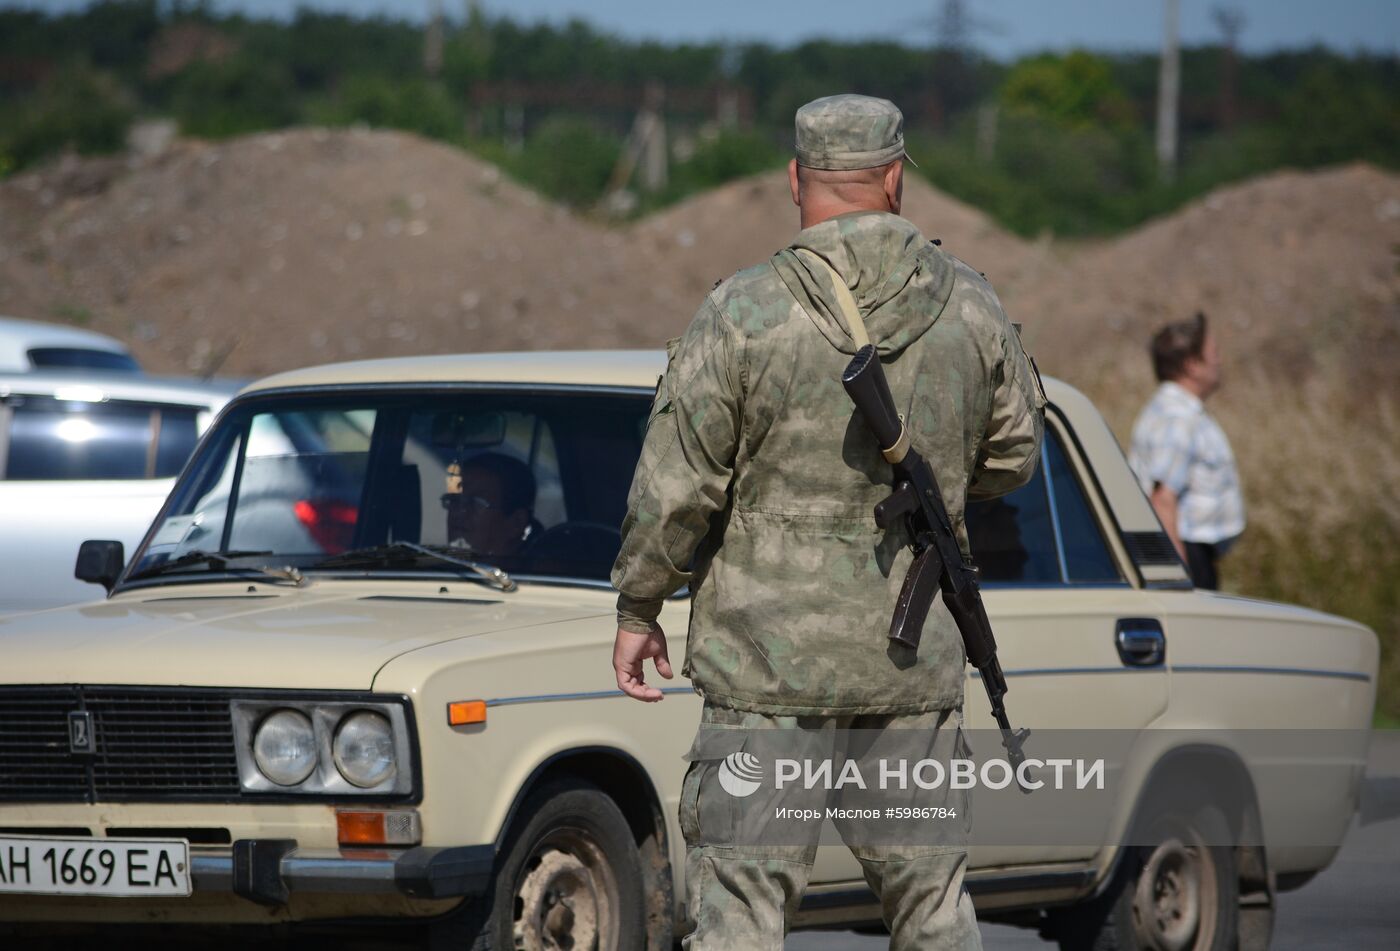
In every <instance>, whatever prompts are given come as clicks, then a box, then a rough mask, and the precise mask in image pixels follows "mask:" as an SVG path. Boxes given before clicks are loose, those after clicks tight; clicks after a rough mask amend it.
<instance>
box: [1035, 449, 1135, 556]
mask: <svg viewBox="0 0 1400 951" xmlns="http://www.w3.org/2000/svg"><path fill="white" fill-rule="evenodd" d="M1045 449H1046V452H1045V456H1044V458H1043V460H1042V463H1041V464H1042V465H1043V466H1045V467H1046V469H1048V470H1049V473H1050V483H1051V488H1050V494H1051V497H1052V498H1053V499H1054V500H1055V515H1056V521H1057V522H1058V525H1059V530H1060V544H1061V547H1062V549H1063V552H1064V561H1065V577H1066V578H1067V579H1068V580H1069V581H1070V582H1071V583H1080V584H1093V583H1105V582H1114V581H1121V580H1122V578H1123V576H1122V575H1121V574H1120V573H1119V571H1118V566H1117V565H1116V564H1115V563H1114V561H1113V555H1112V553H1111V552H1110V551H1109V550H1108V543H1107V542H1106V541H1104V537H1103V531H1102V529H1101V528H1100V526H1099V520H1098V519H1097V518H1096V517H1095V516H1094V510H1093V509H1092V508H1090V507H1089V499H1088V497H1087V496H1086V495H1085V494H1084V487H1083V486H1082V485H1080V483H1079V479H1078V478H1077V477H1076V476H1075V474H1074V470H1073V468H1071V466H1070V464H1069V458H1068V457H1067V456H1066V455H1065V451H1064V448H1063V447H1062V446H1061V445H1060V440H1059V438H1058V437H1057V436H1053V435H1050V436H1049V437H1048V438H1047V439H1046V440H1045Z"/></svg>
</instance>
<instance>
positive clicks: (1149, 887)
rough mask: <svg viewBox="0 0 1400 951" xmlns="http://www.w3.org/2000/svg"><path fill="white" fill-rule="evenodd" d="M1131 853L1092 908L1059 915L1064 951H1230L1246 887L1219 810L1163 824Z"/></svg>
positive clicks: (1176, 816) (1057, 932) (1174, 815)
mask: <svg viewBox="0 0 1400 951" xmlns="http://www.w3.org/2000/svg"><path fill="white" fill-rule="evenodd" d="M1144 841H1146V842H1148V843H1150V844H1148V845H1142V846H1131V847H1126V848H1125V849H1124V854H1123V856H1122V859H1121V861H1120V864H1119V867H1118V870H1117V872H1116V873H1115V875H1114V877H1113V881H1112V882H1111V884H1110V885H1109V887H1108V889H1107V890H1106V891H1105V892H1104V894H1102V895H1100V896H1099V897H1098V898H1096V899H1094V900H1093V901H1091V902H1087V903H1085V904H1083V905H1078V906H1075V907H1073V908H1068V909H1064V910H1061V911H1057V912H1055V913H1054V914H1053V916H1052V919H1051V929H1050V930H1051V934H1052V935H1053V936H1054V937H1055V938H1057V939H1058V941H1059V945H1060V948H1061V951H1231V949H1233V948H1234V947H1235V942H1236V936H1237V932H1238V924H1239V920H1238V916H1239V880H1238V874H1237V871H1236V868H1235V860H1234V849H1233V848H1232V847H1230V846H1228V845H1209V844H1207V843H1212V842H1229V841H1230V838H1229V826H1228V825H1227V824H1226V821H1225V816H1224V814H1223V813H1221V811H1220V810H1219V809H1218V808H1217V807H1215V806H1202V807H1200V808H1197V809H1194V810H1190V811H1181V812H1168V813H1164V814H1162V815H1160V816H1158V817H1156V818H1155V819H1154V820H1153V821H1152V822H1151V824H1150V826H1149V827H1148V830H1147V835H1146V837H1145V839H1144Z"/></svg>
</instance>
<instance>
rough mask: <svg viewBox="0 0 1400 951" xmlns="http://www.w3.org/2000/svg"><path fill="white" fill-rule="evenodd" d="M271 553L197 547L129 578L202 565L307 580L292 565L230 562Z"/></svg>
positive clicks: (277, 578)
mask: <svg viewBox="0 0 1400 951" xmlns="http://www.w3.org/2000/svg"><path fill="white" fill-rule="evenodd" d="M271 554H274V552H270V551H204V550H202V549H195V550H194V551H187V552H185V553H184V554H183V555H181V556H180V557H178V558H172V559H171V560H170V561H166V562H162V563H161V564H159V565H156V566H155V567H153V568H147V569H146V570H145V571H143V572H141V573H140V574H135V575H132V576H131V577H130V578H128V579H127V580H128V581H139V580H140V579H142V578H154V577H156V576H157V575H163V574H169V573H171V572H173V571H177V570H182V569H185V568H193V567H197V566H200V565H204V566H207V567H209V568H214V569H219V570H223V571H236V572H239V573H245V572H249V573H253V574H256V575H258V576H259V577H262V578H266V579H268V580H271V581H290V582H291V583H292V584H295V585H300V584H301V583H302V582H303V581H304V580H306V579H305V578H303V577H302V574H301V572H300V571H298V570H297V569H295V568H292V567H290V566H289V567H286V568H267V567H263V566H261V565H234V564H231V563H230V562H232V561H233V560H234V559H235V558H257V557H260V556H265V555H271Z"/></svg>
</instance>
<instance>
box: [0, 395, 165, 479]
mask: <svg viewBox="0 0 1400 951" xmlns="http://www.w3.org/2000/svg"><path fill="white" fill-rule="evenodd" d="M10 409H11V419H10V434H9V453H8V458H7V460H6V465H5V478H6V479H12V480H18V479H24V480H49V479H53V480H72V479H147V478H150V477H151V474H150V473H149V472H148V465H149V462H150V458H149V457H150V454H151V436H152V408H151V407H149V406H142V405H139V404H133V403H119V402H109V403H83V402H79V401H75V400H58V399H54V398H53V397H48V396H25V397H19V398H15V399H12V400H11V401H10Z"/></svg>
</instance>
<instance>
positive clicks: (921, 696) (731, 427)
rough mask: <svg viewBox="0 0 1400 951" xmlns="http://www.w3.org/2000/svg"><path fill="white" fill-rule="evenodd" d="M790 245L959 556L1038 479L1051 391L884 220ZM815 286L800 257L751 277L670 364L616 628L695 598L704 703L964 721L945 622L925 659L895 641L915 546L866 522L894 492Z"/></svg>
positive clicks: (637, 482) (825, 230) (862, 216)
mask: <svg viewBox="0 0 1400 951" xmlns="http://www.w3.org/2000/svg"><path fill="white" fill-rule="evenodd" d="M792 247H804V248H809V249H811V250H812V251H815V252H816V253H817V254H818V255H820V256H821V257H822V258H824V259H825V260H826V261H827V262H829V263H830V264H831V266H832V267H833V268H834V269H835V270H836V272H837V273H838V274H840V275H842V276H843V277H844V278H845V280H846V283H847V285H848V286H849V287H850V289H851V292H852V295H853V296H854V297H855V301H856V304H857V306H858V307H859V308H860V310H861V313H862V315H863V316H864V317H865V322H866V327H867V329H868V331H869V334H870V339H871V341H872V342H873V343H874V344H875V345H876V348H877V349H878V351H879V353H880V356H881V358H882V362H883V363H884V366H885V372H886V375H887V376H888V378H889V381H890V387H891V390H892V391H893V393H894V397H895V401H896V403H899V404H901V408H902V411H903V413H904V418H905V422H906V425H907V426H908V428H909V432H910V436H911V438H912V440H913V443H914V445H915V447H916V448H918V449H919V451H920V452H922V453H923V454H924V456H925V457H926V458H927V459H928V460H929V462H930V464H931V465H933V466H934V470H935V473H936V474H937V477H938V482H939V485H940V487H941V488H942V490H943V493H944V502H945V503H946V505H947V508H948V513H949V515H950V516H951V518H952V519H953V522H954V524H955V527H956V528H957V531H958V533H959V536H960V539H961V541H962V544H963V548H964V550H966V548H967V541H966V530H965V528H964V526H963V507H964V503H965V500H966V499H968V498H986V497H992V496H996V495H1002V494H1004V493H1006V492H1009V491H1011V490H1012V489H1015V488H1017V487H1018V486H1020V485H1023V484H1024V483H1025V482H1026V481H1028V480H1029V479H1030V477H1031V475H1032V474H1033V473H1034V471H1035V465H1036V461H1037V458H1038V456H1039V448H1040V440H1041V434H1042V431H1043V418H1042V409H1043V406H1044V402H1045V400H1044V396H1043V393H1042V391H1041V389H1040V386H1039V382H1038V380H1037V379H1036V377H1035V375H1034V373H1033V371H1032V368H1031V366H1030V364H1029V362H1028V360H1027V358H1026V356H1025V354H1024V352H1023V351H1022V349H1021V344H1020V339H1019V337H1018V335H1017V333H1016V331H1015V330H1014V329H1013V327H1012V325H1011V324H1010V322H1008V320H1007V318H1006V315H1005V314H1004V313H1003V312H1002V309H1001V305H1000V303H999V302H998V301H997V298H996V295H995V294H994V293H993V291H992V288H991V287H990V286H989V285H988V284H987V282H986V281H985V280H983V279H982V277H981V276H979V275H978V273H977V272H976V271H974V270H972V269H971V268H969V267H968V266H967V265H965V264H963V263H962V262H961V261H958V260H957V259H956V258H953V257H951V256H950V255H948V254H946V253H945V252H943V251H942V250H940V249H939V248H938V247H936V246H935V245H934V244H932V243H931V242H929V241H927V240H926V239H925V238H924V237H923V236H922V235H921V234H920V233H919V231H918V229H917V228H915V227H914V226H913V225H912V224H910V223H909V222H908V221H907V220H905V219H903V218H900V217H898V216H895V215H891V214H885V213H880V212H861V213H855V214H848V215H842V216H840V217H838V218H833V219H830V220H828V221H825V222H822V223H821V224H818V225H815V226H813V227H811V228H808V229H806V230H804V231H802V232H801V233H799V234H798V236H797V238H796V240H795V241H794V242H793V245H792ZM811 267H812V265H808V264H806V263H804V262H803V261H802V260H801V259H800V257H799V256H798V255H796V254H794V253H793V251H792V249H791V248H788V249H785V250H783V251H780V252H779V253H778V254H776V255H775V256H774V257H773V258H771V259H770V260H768V261H766V262H765V263H763V264H760V265H758V266H757V267H753V268H749V269H748V270H744V271H740V272H739V273H738V274H736V275H734V276H733V277H731V278H730V279H728V280H727V281H724V282H723V283H721V284H719V285H718V286H717V287H716V288H715V290H714V291H713V292H712V293H711V294H710V295H709V297H708V299H706V301H705V302H704V304H703V305H702V306H701V307H700V311H699V313H697V314H696V315H695V319H694V320H693V321H692V322H691V324H690V327H689V329H688V330H687V331H686V333H685V335H684V336H683V337H681V338H679V340H678V341H672V342H671V344H668V346H667V350H668V352H669V354H670V359H669V363H668V365H667V369H666V374H665V376H664V377H663V379H662V381H661V383H660V385H659V387H658V389H657V395H656V400H655V403H654V405H653V406H652V411H651V418H650V421H649V423H648V428H647V434H646V439H645V441H644V444H643V448H642V455H641V459H640V461H639V462H638V464H637V471H636V475H635V477H634V479H633V482H632V488H631V492H630V494H629V497H628V511H627V517H626V519H625V520H624V522H623V527H622V533H623V540H622V550H621V552H620V554H619V555H618V558H617V563H616V564H615V565H614V567H613V572H612V580H613V584H614V585H615V586H616V588H617V589H618V591H619V592H620V594H619V598H618V624H619V626H620V627H623V628H626V629H628V630H632V631H639V632H641V631H647V630H650V629H651V628H652V627H653V625H654V622H655V619H656V617H657V615H658V614H659V613H660V610H661V604H662V601H663V600H664V599H665V598H666V597H667V596H669V595H671V594H672V593H674V592H676V591H677V590H679V589H680V588H681V587H682V586H683V585H686V584H689V585H690V590H691V596H692V603H691V615H690V636H689V640H688V644H687V648H686V656H685V666H684V668H683V672H684V673H685V674H686V675H688V676H689V677H690V678H691V679H692V681H693V683H694V685H695V687H696V688H697V689H698V690H699V691H700V692H701V693H703V694H704V696H705V697H706V699H707V700H708V701H710V702H712V703H716V704H719V705H721V706H727V707H733V708H736V709H742V710H753V711H758V712H763V713H772V714H786V715H801V714H812V715H821V716H835V715H841V714H847V713H912V712H919V711H926V710H933V709H942V708H948V707H955V706H957V705H959V704H960V703H961V701H962V690H963V681H964V678H965V669H966V660H965V657H964V653H963V646H962V640H961V638H960V637H959V635H958V631H957V628H956V626H955V625H954V623H953V620H952V618H951V616H950V615H949V614H948V612H947V609H946V608H945V607H944V606H943V604H942V602H941V601H938V602H936V603H935V604H934V606H933V609H932V610H931V611H930V612H929V618H928V621H927V622H926V624H925V627H924V632H923V641H922V644H921V646H920V648H919V650H918V652H917V656H915V654H914V652H913V651H910V650H909V649H907V648H904V647H902V646H900V645H898V644H895V643H894V642H891V641H889V640H888V638H887V634H888V631H889V623H890V615H891V612H892V611H893V610H894V605H895V600H896V597H897V595H898V593H899V588H900V585H901V584H902V583H903V580H904V576H905V573H906V572H907V570H908V568H909V564H910V561H911V560H912V555H911V553H910V551H909V548H908V544H909V538H908V535H907V532H905V531H904V530H903V529H898V530H891V531H890V532H888V533H886V532H883V531H881V530H880V529H879V528H878V527H877V526H876V524H875V518H874V515H873V511H872V510H873V508H874V506H875V504H876V503H877V502H879V501H880V500H881V499H882V498H884V497H885V495H887V494H888V493H889V489H890V483H891V479H892V473H891V470H890V467H889V465H888V464H887V463H886V462H885V461H884V459H883V458H882V457H881V455H880V452H879V447H877V446H876V445H875V439H874V437H873V436H872V435H871V434H870V432H869V431H868V430H867V429H866V427H865V424H864V422H863V421H862V420H861V419H860V418H859V417H858V416H857V415H856V413H855V409H854V407H853V405H852V404H851V400H850V398H849V397H848V396H847V395H846V391H845V390H844V389H843V388H842V386H841V380H840V377H841V371H842V370H843V369H844V368H845V366H846V364H847V362H849V360H850V357H851V355H852V354H854V352H855V349H856V348H855V344H854V342H853V341H852V340H851V337H850V335H849V334H848V333H847V332H846V329H845V323H844V321H843V320H842V318H841V316H840V311H839V306H838V305H837V304H836V303H835V300H834V294H833V293H832V291H831V289H830V278H829V277H828V276H827V273H826V271H825V269H821V273H814V271H813V270H811V269H810V268H811Z"/></svg>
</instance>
